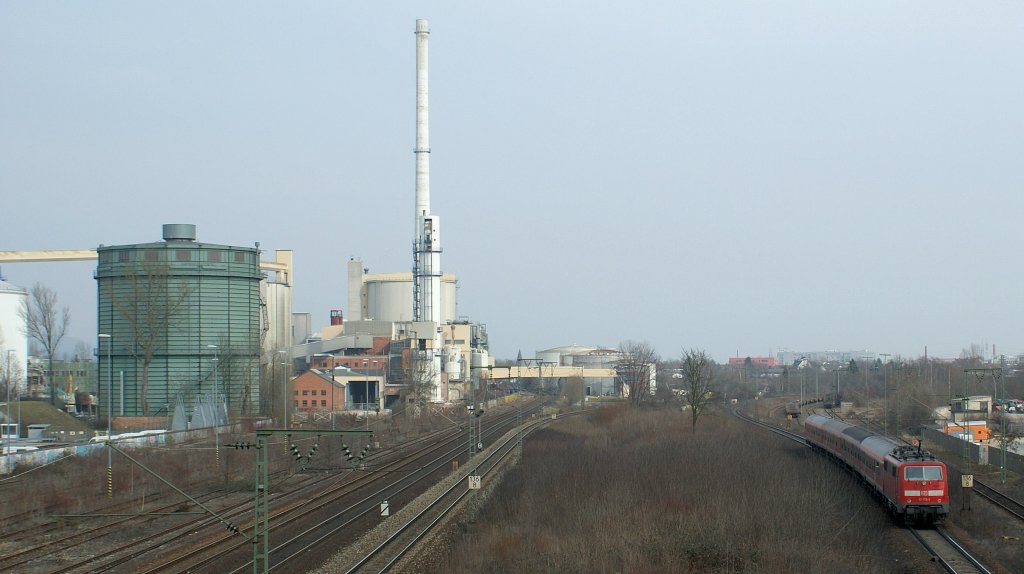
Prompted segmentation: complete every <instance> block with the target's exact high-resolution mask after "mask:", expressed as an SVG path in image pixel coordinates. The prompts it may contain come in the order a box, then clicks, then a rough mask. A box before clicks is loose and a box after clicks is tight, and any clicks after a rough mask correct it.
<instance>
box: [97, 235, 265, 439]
mask: <svg viewBox="0 0 1024 574" xmlns="http://www.w3.org/2000/svg"><path fill="white" fill-rule="evenodd" d="M97 254H98V258H99V264H98V265H97V268H96V283H97V300H98V321H97V323H98V324H97V330H98V332H99V333H100V340H99V347H98V349H97V351H98V352H97V359H98V361H99V369H98V370H99V385H98V387H99V388H98V391H99V394H100V405H101V407H100V411H101V413H103V414H105V411H106V409H107V405H108V399H110V400H111V401H110V402H112V404H113V409H114V412H113V416H114V417H115V418H116V417H158V418H161V419H163V418H165V417H168V416H169V414H170V412H169V411H170V410H171V409H172V408H173V405H175V404H176V402H177V401H178V400H181V401H182V402H183V404H186V405H189V404H194V401H195V400H197V399H198V398H199V397H201V396H213V397H214V400H215V401H216V402H217V403H218V404H226V409H227V411H228V413H229V414H232V415H239V414H242V415H244V414H252V413H255V412H256V411H257V410H258V408H259V405H260V397H259V393H260V387H259V365H260V355H261V335H262V327H261V325H262V323H261V316H260V315H261V313H260V310H261V307H260V281H261V279H262V277H263V275H262V273H261V271H260V261H259V251H258V249H257V248H254V247H236V246H229V245H215V244H208V243H199V242H197V241H196V229H195V226H194V225H181V224H171V225H164V226H163V241H162V242H156V243H143V244H134V245H120V246H100V247H99V248H98V249H97ZM107 393H109V394H110V397H107V396H106V394H107ZM218 397H223V399H220V398H218Z"/></svg>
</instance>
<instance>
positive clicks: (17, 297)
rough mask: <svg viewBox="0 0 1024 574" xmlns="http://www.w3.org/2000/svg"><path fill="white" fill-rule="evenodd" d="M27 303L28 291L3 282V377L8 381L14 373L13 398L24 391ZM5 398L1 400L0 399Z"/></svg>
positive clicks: (0, 299)
mask: <svg viewBox="0 0 1024 574" xmlns="http://www.w3.org/2000/svg"><path fill="white" fill-rule="evenodd" d="M27 301H28V292H26V291H25V290H24V289H22V288H21V287H18V286H16V285H12V284H10V283H8V282H7V281H4V280H3V279H0V371H2V372H0V378H3V379H6V378H7V374H8V373H10V374H11V379H12V381H13V384H12V386H11V391H12V396H13V394H14V393H15V392H17V391H18V390H20V392H24V391H25V375H26V373H27V371H28V370H27V368H26V358H27V357H28V337H27V336H26V335H25V322H24V321H22V319H21V316H20V315H19V310H20V309H21V307H22V305H24V304H25V303H26V302H27ZM8 368H9V369H10V370H8ZM15 375H17V376H15ZM6 399H7V397H0V400H6Z"/></svg>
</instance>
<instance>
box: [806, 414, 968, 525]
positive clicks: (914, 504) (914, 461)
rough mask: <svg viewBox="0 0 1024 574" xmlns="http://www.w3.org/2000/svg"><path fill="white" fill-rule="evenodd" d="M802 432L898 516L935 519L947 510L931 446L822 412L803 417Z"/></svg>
mask: <svg viewBox="0 0 1024 574" xmlns="http://www.w3.org/2000/svg"><path fill="white" fill-rule="evenodd" d="M804 436H806V437H807V440H808V441H809V442H810V443H811V446H813V447H814V448H815V449H818V450H821V451H824V452H826V453H828V454H829V455H830V456H832V457H834V458H836V459H837V460H839V462H841V463H842V464H844V465H845V466H847V467H848V468H849V469H851V470H852V471H854V472H856V473H857V474H858V475H859V476H860V477H861V479H863V480H864V482H866V483H867V484H868V485H869V486H871V488H873V489H874V490H875V492H877V493H878V495H879V496H881V497H882V498H883V499H884V500H885V502H886V505H887V506H888V507H889V510H890V511H892V512H893V514H895V515H896V516H897V517H898V518H900V519H902V520H904V521H907V522H939V521H941V520H942V519H943V518H945V517H946V516H947V515H948V514H949V481H948V478H949V475H948V474H947V472H946V465H945V464H943V463H942V462H941V461H939V460H936V458H935V457H934V456H933V455H932V454H931V453H930V452H928V451H926V450H921V449H920V447H918V448H914V447H911V446H906V445H901V444H900V443H898V442H896V441H894V440H892V439H890V438H888V437H885V436H882V435H877V434H875V433H873V432H871V431H869V430H867V429H863V428H861V427H858V426H854V425H851V424H848V423H845V422H843V421H841V420H837V419H831V418H828V417H823V416H821V415H811V416H809V417H807V420H806V421H805V422H804Z"/></svg>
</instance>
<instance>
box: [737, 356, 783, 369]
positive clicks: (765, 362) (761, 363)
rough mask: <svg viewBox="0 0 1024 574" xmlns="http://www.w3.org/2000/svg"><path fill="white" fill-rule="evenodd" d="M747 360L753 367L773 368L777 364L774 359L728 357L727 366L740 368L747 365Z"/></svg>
mask: <svg viewBox="0 0 1024 574" xmlns="http://www.w3.org/2000/svg"><path fill="white" fill-rule="evenodd" d="M747 359H750V364H751V365H753V366H755V367H774V366H776V365H777V364H778V362H777V361H776V360H775V357H729V365H731V366H733V367H742V366H744V365H746V364H747Z"/></svg>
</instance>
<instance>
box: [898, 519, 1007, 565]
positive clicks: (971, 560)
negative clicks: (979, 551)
mask: <svg viewBox="0 0 1024 574" xmlns="http://www.w3.org/2000/svg"><path fill="white" fill-rule="evenodd" d="M910 532H911V533H912V534H913V535H914V538H916V539H917V541H918V542H920V543H921V545H922V546H924V548H925V550H926V551H927V552H928V553H929V554H930V555H931V556H932V557H933V558H934V560H935V561H936V562H938V563H939V565H941V566H942V567H943V568H944V569H945V570H946V572H949V573H950V574H991V571H990V570H989V569H987V568H985V567H984V566H983V565H982V564H981V562H979V561H978V559H976V558H975V557H974V556H971V554H970V553H969V552H968V551H967V550H966V549H965V548H964V547H963V546H961V545H960V544H959V543H957V542H956V540H954V539H953V537H952V536H950V535H949V533H948V532H946V531H945V530H944V529H942V528H941V527H934V528H911V529H910Z"/></svg>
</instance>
